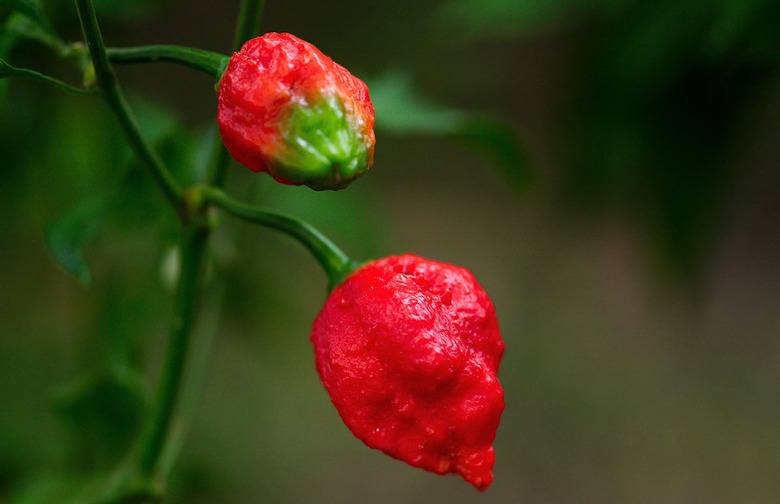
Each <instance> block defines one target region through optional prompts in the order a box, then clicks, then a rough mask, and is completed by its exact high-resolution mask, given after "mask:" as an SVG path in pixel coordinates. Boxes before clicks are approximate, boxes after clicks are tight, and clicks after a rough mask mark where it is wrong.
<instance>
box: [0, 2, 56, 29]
mask: <svg viewBox="0 0 780 504" xmlns="http://www.w3.org/2000/svg"><path fill="white" fill-rule="evenodd" d="M0 7H5V8H7V9H11V10H12V11H16V12H19V13H20V14H24V15H25V16H27V17H28V18H30V19H32V20H33V21H35V22H36V23H38V24H39V25H41V26H42V27H44V28H46V29H47V31H51V28H50V26H51V25H50V24H49V20H48V19H46V15H45V14H44V12H43V8H42V7H41V4H40V3H39V2H38V1H36V0H0Z"/></svg>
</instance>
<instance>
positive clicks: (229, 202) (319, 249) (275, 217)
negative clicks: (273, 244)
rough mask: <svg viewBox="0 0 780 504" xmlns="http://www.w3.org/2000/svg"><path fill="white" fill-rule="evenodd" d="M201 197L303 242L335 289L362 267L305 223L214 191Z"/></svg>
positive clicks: (205, 191)
mask: <svg viewBox="0 0 780 504" xmlns="http://www.w3.org/2000/svg"><path fill="white" fill-rule="evenodd" d="M200 196H201V197H202V198H203V201H206V202H210V203H213V204H214V205H215V206H217V207H219V208H221V209H222V210H224V211H225V212H227V213H228V214H230V215H232V216H234V217H238V218H239V219H243V220H245V221H248V222H252V223H255V224H260V225H261V226H265V227H269V228H273V229H276V230H278V231H282V232H283V233H285V234H288V235H290V236H292V237H293V238H295V239H296V240H298V241H299V242H301V244H303V246H304V247H306V248H307V249H308V250H309V252H311V254H312V255H313V256H314V258H315V259H317V262H319V263H320V266H322V269H324V270H325V272H326V273H327V275H328V278H329V279H330V287H331V288H333V287H335V286H336V285H338V284H339V283H341V281H342V280H343V279H344V277H345V276H346V275H348V274H349V273H350V272H351V271H352V270H353V269H354V268H355V267H356V266H357V265H358V263H357V262H355V261H353V260H352V259H350V258H349V257H348V256H347V255H346V254H345V253H344V252H343V251H342V250H341V249H340V248H338V247H337V246H336V245H335V244H334V243H333V242H332V241H330V240H329V239H328V238H326V237H325V236H324V235H323V234H322V233H320V232H319V231H317V229H315V228H314V227H313V226H311V225H310V224H308V223H306V222H304V221H302V220H299V219H296V218H295V217H290V216H288V215H283V214H279V213H276V212H271V211H269V210H265V209H263V208H259V207H255V206H252V205H247V204H246V203H241V202H239V201H236V200H234V199H232V198H230V197H229V196H228V195H227V194H225V193H224V192H222V191H221V190H219V189H215V188H213V187H203V188H202V189H201V193H200Z"/></svg>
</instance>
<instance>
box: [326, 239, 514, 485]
mask: <svg viewBox="0 0 780 504" xmlns="http://www.w3.org/2000/svg"><path fill="white" fill-rule="evenodd" d="M311 341H312V343H313V344H314V351H315V361H316V366H317V371H318V373H319V375H320V378H321V379H322V383H323V384H324V386H325V388H326V389H327V391H328V393H329V394H330V398H331V400H332V401H333V404H334V405H335V406H336V409H337V410H338V412H339V414H340V415H341V418H342V419H343V420H344V423H345V424H346V425H347V427H348V428H349V429H350V430H351V431H352V433H353V434H354V435H355V436H356V437H358V438H359V439H360V440H362V441H363V442H364V443H365V444H367V445H368V446H370V447H371V448H377V449H379V450H382V451H383V452H385V453H387V454H388V455H390V456H392V457H395V458H397V459H400V460H403V461H405V462H407V463H409V464H411V465H412V466H415V467H421V468H423V469H427V470H428V471H433V472H435V473H438V474H446V473H457V474H460V475H461V476H462V477H463V478H464V479H465V480H466V481H468V482H469V483H471V484H472V485H474V486H475V487H476V488H477V489H478V490H484V489H485V488H487V487H488V485H490V483H491V481H492V480H493V473H492V469H493V463H494V461H495V456H494V452H493V447H492V443H493V440H494V438H495V435H496V429H497V428H498V423H499V420H500V417H501V413H502V412H503V409H504V394H503V390H502V389H501V385H500V384H499V382H498V378H497V373H498V366H499V362H500V360H501V356H502V354H503V352H504V343H503V341H502V340H501V335H500V332H499V328H498V322H497V320H496V315H495V310H494V308H493V303H492V302H491V300H490V298H489V297H488V295H487V293H486V292H485V291H484V290H483V289H482V287H481V286H480V285H479V284H478V283H477V281H476V279H475V278H474V276H473V275H472V274H471V273H470V272H469V271H468V270H466V269H464V268H461V267H458V266H454V265H451V264H444V263H440V262H435V261H430V260H427V259H423V258H421V257H418V256H414V255H408V254H407V255H402V256H393V257H387V258H385V259H381V260H378V261H374V262H372V263H369V264H367V265H365V266H362V267H361V268H359V269H358V270H356V271H355V272H353V273H352V274H351V275H350V276H349V277H348V278H347V279H346V281H345V282H344V283H342V284H341V285H340V286H339V287H337V288H336V289H335V290H334V291H333V292H332V293H331V295H330V296H329V297H328V299H327V301H326V302H325V305H324V306H323V308H322V310H321V311H320V313H319V315H318V316H317V318H316V320H315V321H314V326H313V329H312V334H311Z"/></svg>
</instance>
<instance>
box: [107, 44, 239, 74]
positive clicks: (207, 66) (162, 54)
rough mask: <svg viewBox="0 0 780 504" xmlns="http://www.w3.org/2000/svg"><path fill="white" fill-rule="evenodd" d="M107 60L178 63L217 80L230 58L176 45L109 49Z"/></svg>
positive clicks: (114, 61)
mask: <svg viewBox="0 0 780 504" xmlns="http://www.w3.org/2000/svg"><path fill="white" fill-rule="evenodd" d="M106 54H107V55H108V59H109V60H110V61H111V62H113V63H150V62H155V61H166V62H169V63H178V64H180V65H184V66H186V67H189V68H193V69H195V70H198V71H201V72H204V73H207V74H209V75H211V76H212V77H214V78H215V79H219V78H220V77H221V76H222V73H223V72H224V71H225V68H227V64H228V62H229V61H230V58H229V57H227V56H225V55H223V54H218V53H215V52H211V51H204V50H202V49H195V48H192V47H185V46H177V45H148V46H138V47H109V48H107V49H106Z"/></svg>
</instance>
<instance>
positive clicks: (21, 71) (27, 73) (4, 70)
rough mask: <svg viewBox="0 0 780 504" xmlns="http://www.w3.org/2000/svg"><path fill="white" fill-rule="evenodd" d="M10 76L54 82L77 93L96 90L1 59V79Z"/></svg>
mask: <svg viewBox="0 0 780 504" xmlns="http://www.w3.org/2000/svg"><path fill="white" fill-rule="evenodd" d="M9 77H26V78H29V79H35V80H38V81H41V82H46V83H48V84H53V85H55V86H57V87H59V88H61V89H64V90H66V91H70V92H71V93H77V94H82V95H86V94H93V93H94V91H92V90H90V89H83V88H77V87H75V86H71V85H70V84H67V83H65V82H62V81H61V80H57V79H55V78H54V77H49V76H48V75H44V74H42V73H40V72H36V71H35V70H28V69H26V68H17V67H14V66H12V65H10V64H9V63H8V62H6V61H5V60H3V59H0V79H5V78H9Z"/></svg>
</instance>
